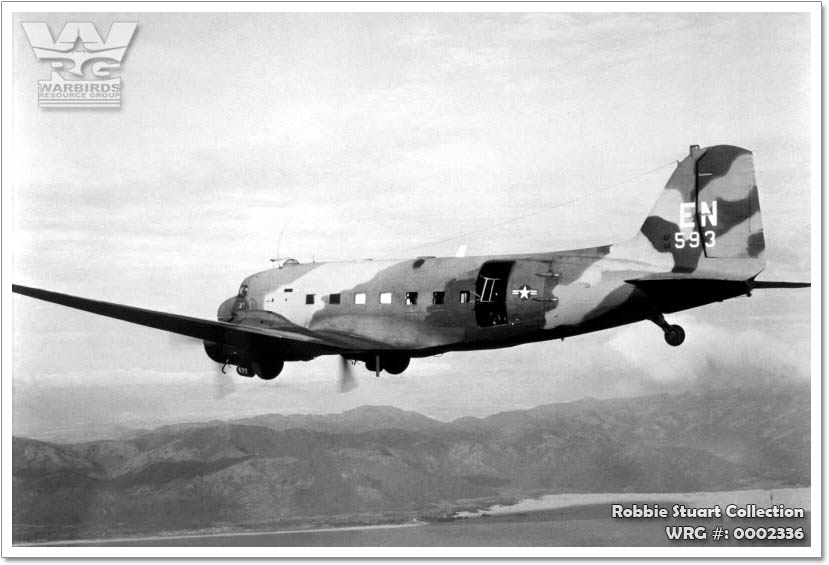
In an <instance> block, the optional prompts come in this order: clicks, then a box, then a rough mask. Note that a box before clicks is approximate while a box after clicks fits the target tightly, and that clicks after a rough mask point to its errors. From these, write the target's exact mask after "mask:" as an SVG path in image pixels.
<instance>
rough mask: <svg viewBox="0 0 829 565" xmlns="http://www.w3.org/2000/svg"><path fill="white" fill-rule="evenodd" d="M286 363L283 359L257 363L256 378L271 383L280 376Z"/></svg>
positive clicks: (254, 367) (255, 366)
mask: <svg viewBox="0 0 829 565" xmlns="http://www.w3.org/2000/svg"><path fill="white" fill-rule="evenodd" d="M284 366H285V362H284V361H283V360H281V359H270V360H268V361H255V362H254V363H253V370H254V372H255V373H256V376H257V377H259V378H260V379H262V380H265V381H271V380H273V379H275V378H276V377H278V376H279V373H281V372H282V367H284Z"/></svg>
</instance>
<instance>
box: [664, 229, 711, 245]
mask: <svg viewBox="0 0 829 565" xmlns="http://www.w3.org/2000/svg"><path fill="white" fill-rule="evenodd" d="M703 235H704V236H705V246H706V247H714V246H715V245H716V244H717V236H716V234H715V233H714V232H713V231H712V230H708V231H706V232H705V233H704V234H703ZM674 243H675V245H674V247H675V248H676V249H682V248H683V247H685V246H686V245H687V246H688V247H699V244H700V243H701V242H700V237H699V232H697V231H692V232H691V233H689V234H688V235H687V236H686V235H685V234H684V233H683V232H681V231H678V232H676V233H675V234H674Z"/></svg>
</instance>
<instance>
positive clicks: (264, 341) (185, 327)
mask: <svg viewBox="0 0 829 565" xmlns="http://www.w3.org/2000/svg"><path fill="white" fill-rule="evenodd" d="M12 292H14V293H17V294H22V295H24V296H29V297H31V298H37V299H39V300H45V301H46V302H53V303H55V304H60V305H62V306H68V307H69V308H75V309H77V310H83V311H85V312H91V313H93V314H99V315H101V316H106V317H108V318H115V319H117V320H123V321H125V322H130V323H133V324H139V325H141V326H147V327H149V328H155V329H158V330H164V331H168V332H172V333H176V334H180V335H184V336H188V337H192V338H195V339H201V340H207V341H212V342H215V343H223V344H227V345H232V346H234V347H237V348H239V349H243V350H246V351H259V350H265V349H267V350H269V351H273V352H275V353H276V352H278V353H280V354H283V355H285V356H286V357H290V358H308V359H310V358H313V357H316V356H318V355H325V354H335V353H339V354H341V353H345V352H349V351H359V350H367V349H369V350H370V349H372V348H373V347H372V343H371V342H365V341H363V340H360V339H359V338H356V337H350V336H337V335H325V336H322V335H318V334H315V333H314V332H311V331H310V330H307V329H305V328H303V327H301V326H297V325H295V324H291V323H290V322H287V321H285V323H284V324H282V325H281V326H278V327H274V326H273V325H272V324H271V325H268V327H255V326H249V325H243V324H232V323H228V322H219V321H212V320H203V319H201V318H192V317H190V316H182V315H179V314H169V313H167V312H158V311H155V310H146V309H144V308H135V307H133V306H124V305H123V304H114V303H112V302H103V301H100V300H91V299H89V298H80V297H78V296H71V295H68V294H60V293H58V292H51V291H48V290H41V289H38V288H31V287H28V286H21V285H16V284H15V285H12Z"/></svg>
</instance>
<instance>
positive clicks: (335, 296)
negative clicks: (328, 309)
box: [328, 294, 340, 304]
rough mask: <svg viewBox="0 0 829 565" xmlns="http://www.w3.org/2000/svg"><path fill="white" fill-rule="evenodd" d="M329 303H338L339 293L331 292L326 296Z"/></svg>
mask: <svg viewBox="0 0 829 565" xmlns="http://www.w3.org/2000/svg"><path fill="white" fill-rule="evenodd" d="M328 303H329V304H339V303H340V295H339V294H332V295H331V296H329V297H328Z"/></svg>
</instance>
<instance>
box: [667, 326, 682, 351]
mask: <svg viewBox="0 0 829 565" xmlns="http://www.w3.org/2000/svg"><path fill="white" fill-rule="evenodd" d="M665 341H666V342H668V345H672V346H673V347H676V346H678V345H682V342H683V341H685V330H683V329H682V326H677V325H676V324H674V325H672V326H668V328H667V329H666V330H665Z"/></svg>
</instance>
